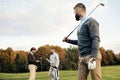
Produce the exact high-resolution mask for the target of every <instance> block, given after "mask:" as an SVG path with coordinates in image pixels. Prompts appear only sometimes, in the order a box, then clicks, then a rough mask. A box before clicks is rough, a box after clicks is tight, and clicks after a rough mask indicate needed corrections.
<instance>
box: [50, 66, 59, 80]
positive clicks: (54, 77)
mask: <svg viewBox="0 0 120 80" xmlns="http://www.w3.org/2000/svg"><path fill="white" fill-rule="evenodd" d="M52 80H60V78H59V70H58V68H56V67H52Z"/></svg>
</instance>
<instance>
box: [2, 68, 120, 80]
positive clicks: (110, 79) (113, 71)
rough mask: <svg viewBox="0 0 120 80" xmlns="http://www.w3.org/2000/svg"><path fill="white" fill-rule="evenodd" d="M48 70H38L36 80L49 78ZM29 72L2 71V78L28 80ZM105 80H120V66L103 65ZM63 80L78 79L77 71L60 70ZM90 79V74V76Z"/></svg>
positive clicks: (3, 79) (6, 79)
mask: <svg viewBox="0 0 120 80" xmlns="http://www.w3.org/2000/svg"><path fill="white" fill-rule="evenodd" d="M47 74H48V72H37V75H36V80H48V77H47ZM28 77H29V73H14V74H13V73H0V80H28ZM102 77H103V80H120V66H106V67H102ZM60 79H61V80H77V71H70V70H69V71H60ZM89 80H90V76H89Z"/></svg>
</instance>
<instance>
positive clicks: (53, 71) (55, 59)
mask: <svg viewBox="0 0 120 80" xmlns="http://www.w3.org/2000/svg"><path fill="white" fill-rule="evenodd" d="M46 60H47V61H48V62H49V63H50V68H49V72H48V76H49V80H59V69H58V67H59V63H60V60H59V56H58V54H57V53H56V52H55V51H54V50H53V49H51V54H50V59H48V58H46Z"/></svg>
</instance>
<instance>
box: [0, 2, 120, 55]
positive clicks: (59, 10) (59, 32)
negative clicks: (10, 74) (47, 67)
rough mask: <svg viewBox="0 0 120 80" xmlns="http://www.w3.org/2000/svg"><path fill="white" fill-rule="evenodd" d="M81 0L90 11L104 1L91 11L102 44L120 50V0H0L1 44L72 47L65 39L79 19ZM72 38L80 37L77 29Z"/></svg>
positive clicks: (21, 47)
mask: <svg viewBox="0 0 120 80" xmlns="http://www.w3.org/2000/svg"><path fill="white" fill-rule="evenodd" d="M78 2H82V3H84V4H85V5H86V8H87V14H88V13H89V12H90V11H91V10H92V9H93V8H94V7H95V6H96V5H97V4H99V3H101V2H102V3H104V4H105V7H99V8H97V9H96V10H95V11H94V13H93V14H92V15H91V17H93V18H95V19H96V20H97V21H98V22H99V24H100V37H101V43H100V46H103V47H104V48H105V49H112V50H114V51H115V52H116V53H118V52H120V36H119V35H120V25H119V23H120V22H119V21H120V15H119V14H120V4H119V3H120V0H0V48H3V49H6V48H7V47H12V48H13V49H14V50H21V49H22V50H27V51H28V50H29V49H30V47H32V46H35V47H36V48H38V47H39V46H42V45H45V44H50V45H58V46H61V47H69V46H70V44H67V43H63V42H62V39H63V38H64V37H65V36H66V35H68V34H69V33H70V32H71V30H73V29H74V27H76V26H77V25H78V24H79V23H80V22H77V21H75V18H74V11H73V7H74V5H75V4H77V3H78ZM70 38H71V39H77V36H76V31H75V32H74V34H72V35H71V36H70Z"/></svg>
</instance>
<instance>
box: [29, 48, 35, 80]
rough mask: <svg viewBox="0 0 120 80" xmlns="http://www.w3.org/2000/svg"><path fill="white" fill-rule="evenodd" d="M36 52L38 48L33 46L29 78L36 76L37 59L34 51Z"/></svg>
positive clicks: (33, 79)
mask: <svg viewBox="0 0 120 80" xmlns="http://www.w3.org/2000/svg"><path fill="white" fill-rule="evenodd" d="M35 52H36V48H34V47H32V48H31V49H30V52H29V54H28V64H29V66H28V69H29V71H30V76H29V80H35V77H36V65H35V63H36V60H35V56H34V53H35Z"/></svg>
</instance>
